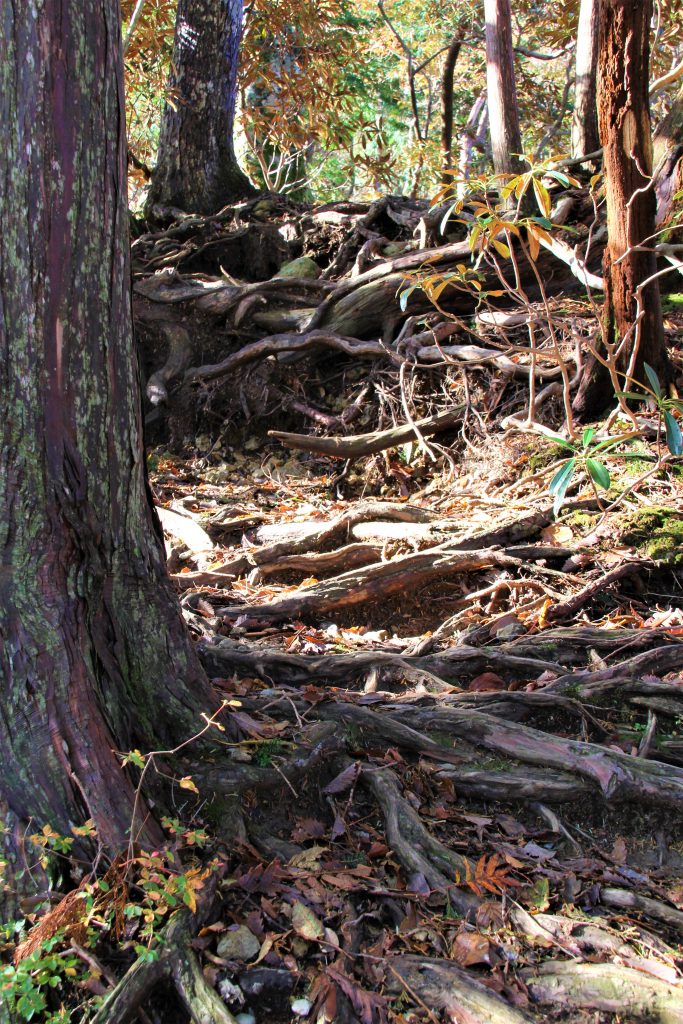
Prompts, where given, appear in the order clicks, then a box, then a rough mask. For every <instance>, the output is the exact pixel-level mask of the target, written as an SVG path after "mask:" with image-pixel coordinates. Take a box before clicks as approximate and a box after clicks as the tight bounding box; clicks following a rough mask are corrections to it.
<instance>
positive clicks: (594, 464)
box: [586, 459, 609, 491]
mask: <svg viewBox="0 0 683 1024" xmlns="http://www.w3.org/2000/svg"><path fill="white" fill-rule="evenodd" d="M586 469H587V470H588V473H589V476H590V478H591V480H592V481H593V483H595V484H597V485H598V487H602V488H603V490H605V491H608V490H609V471H608V469H607V467H606V466H603V464H602V462H598V460H597V459H586Z"/></svg>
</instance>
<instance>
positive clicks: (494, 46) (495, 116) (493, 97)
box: [484, 0, 526, 174]
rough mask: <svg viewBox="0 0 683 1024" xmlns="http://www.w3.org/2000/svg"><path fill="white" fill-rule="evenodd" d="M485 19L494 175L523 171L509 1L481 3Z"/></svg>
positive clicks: (490, 0)
mask: <svg viewBox="0 0 683 1024" xmlns="http://www.w3.org/2000/svg"><path fill="white" fill-rule="evenodd" d="M484 14H485V17H486V90H487V96H488V106H489V121H490V125H491V147H492V149H493V169H494V171H495V173H496V174H521V173H522V172H523V171H524V170H526V165H525V163H524V161H523V160H522V159H521V158H520V154H521V153H522V135H521V132H520V128H519V107H518V104H517V88H516V85H515V65H514V54H513V50H512V24H511V15H510V0H484Z"/></svg>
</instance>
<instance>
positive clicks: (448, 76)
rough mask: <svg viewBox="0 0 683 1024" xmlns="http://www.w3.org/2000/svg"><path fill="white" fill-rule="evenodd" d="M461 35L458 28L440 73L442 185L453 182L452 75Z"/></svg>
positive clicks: (460, 45) (458, 53) (459, 47)
mask: <svg viewBox="0 0 683 1024" xmlns="http://www.w3.org/2000/svg"><path fill="white" fill-rule="evenodd" d="M463 35H464V33H463V32H462V30H460V31H459V32H458V34H457V35H455V36H453V38H452V39H451V42H450V46H449V47H448V51H447V53H446V60H445V62H444V66H443V74H442V75H441V168H442V175H441V179H442V181H443V183H444V185H448V184H452V182H453V176H452V174H448V173H447V172H448V171H452V170H453V76H454V74H455V65H456V63H457V60H458V57H459V55H460V49H461V47H462V39H463Z"/></svg>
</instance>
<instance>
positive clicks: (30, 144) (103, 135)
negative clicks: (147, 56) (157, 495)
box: [0, 0, 216, 850]
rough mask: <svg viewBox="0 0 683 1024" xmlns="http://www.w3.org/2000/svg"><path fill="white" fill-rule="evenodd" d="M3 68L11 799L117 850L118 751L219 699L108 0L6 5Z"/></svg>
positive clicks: (173, 733) (166, 741)
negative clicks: (142, 309) (143, 324)
mask: <svg viewBox="0 0 683 1024" xmlns="http://www.w3.org/2000/svg"><path fill="white" fill-rule="evenodd" d="M0 81H1V87H0V115H1V116H2V122H3V124H6V125H12V130H11V131H10V132H8V133H7V137H6V139H5V144H4V146H3V147H2V149H1V150H0V180H2V182H3V188H2V189H1V190H0V220H1V222H2V232H1V233H0V711H1V714H0V795H2V797H4V798H6V800H7V802H8V803H9V805H10V807H11V808H12V810H13V811H14V812H15V813H16V814H17V815H18V816H19V817H20V818H23V819H27V818H30V819H32V821H33V823H34V825H35V826H40V825H42V824H43V823H48V824H50V825H51V826H52V827H53V828H55V829H57V831H59V832H61V833H62V834H67V835H68V834H69V831H70V827H71V825H72V824H74V823H78V822H80V821H83V820H84V819H86V818H92V819H93V820H94V822H95V825H96V827H97V830H98V838H99V841H100V842H101V843H102V845H103V847H104V848H105V849H108V850H115V849H116V848H118V847H120V846H121V845H122V844H123V843H124V842H125V841H127V839H128V830H129V829H130V827H131V823H132V809H133V804H134V796H135V793H134V784H133V780H132V779H131V778H129V777H128V775H127V772H124V771H123V770H122V769H121V767H120V764H119V762H118V759H117V756H116V751H117V750H123V751H127V750H131V749H134V748H136V747H139V748H140V749H142V750H148V749H150V748H151V749H153V748H154V747H159V746H162V747H167V746H169V745H173V744H174V743H175V742H177V741H178V740H179V739H185V738H187V737H188V736H190V735H192V733H193V732H195V731H197V726H198V723H199V725H201V722H200V721H199V719H198V714H199V712H200V711H201V710H204V709H208V710H212V709H213V708H214V707H215V706H216V705H215V700H214V698H213V697H212V695H211V691H210V688H209V685H208V682H207V680H206V677H205V675H204V673H203V670H202V669H201V667H200V665H199V662H198V661H197V659H196V657H195V654H194V651H193V649H192V647H191V645H190V641H189V638H188V636H187V634H186V631H185V628H184V625H183V622H182V619H181V616H180V614H179V608H178V605H177V602H176V599H175V597H174V594H173V591H172V588H171V584H170V581H169V579H168V576H167V573H166V568H165V560H164V554H163V548H162V538H161V531H160V527H159V523H158V520H157V518H156V515H155V513H154V511H153V507H152V503H151V497H150V493H149V488H148V484H147V478H146V472H145V460H144V451H143V446H142V429H141V415H140V395H139V383H138V376H137V369H136V360H135V353H134V348H133V340H132V323H131V305H130V293H129V279H130V270H129V264H128V237H127V224H128V214H127V199H126V162H125V152H126V150H125V136H124V132H125V121H124V117H123V110H124V100H123V66H122V58H121V27H120V20H119V4H118V2H117V0H44V2H43V3H41V4H39V5H31V4H29V5H16V4H9V5H5V7H4V9H3V16H2V18H1V19H0ZM143 813H146V812H144V809H143ZM138 827H139V823H138ZM136 832H137V829H136ZM136 838H138V839H140V840H145V839H148V840H149V841H157V842H158V840H159V838H160V833H159V831H158V830H156V826H154V825H153V824H152V825H148V826H146V831H145V832H142V830H141V831H140V834H137V835H136Z"/></svg>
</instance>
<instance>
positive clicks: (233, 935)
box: [217, 924, 261, 960]
mask: <svg viewBox="0 0 683 1024" xmlns="http://www.w3.org/2000/svg"><path fill="white" fill-rule="evenodd" d="M260 949H261V943H260V942H259V940H258V939H257V938H256V936H255V935H254V933H253V932H250V931H249V929H248V928H247V927H246V926H245V925H243V924H241V925H239V927H237V928H233V929H231V930H230V931H228V932H226V933H225V935H224V936H223V937H222V938H221V940H220V942H219V943H218V950H217V952H218V955H219V956H220V957H221V958H222V959H223V960H253V959H254V957H255V956H258V954H259V950H260Z"/></svg>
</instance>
